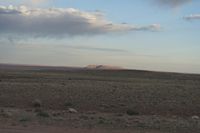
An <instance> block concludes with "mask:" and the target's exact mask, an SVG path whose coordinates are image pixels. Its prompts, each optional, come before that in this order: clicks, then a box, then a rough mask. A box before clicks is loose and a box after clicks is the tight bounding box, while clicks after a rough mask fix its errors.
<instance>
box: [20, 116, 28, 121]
mask: <svg viewBox="0 0 200 133" xmlns="http://www.w3.org/2000/svg"><path fill="white" fill-rule="evenodd" d="M19 121H20V122H27V121H30V118H28V117H23V118H20V119H19Z"/></svg>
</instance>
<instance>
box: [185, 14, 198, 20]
mask: <svg viewBox="0 0 200 133" xmlns="http://www.w3.org/2000/svg"><path fill="white" fill-rule="evenodd" d="M184 19H185V20H200V14H192V15H189V16H185V17H184Z"/></svg>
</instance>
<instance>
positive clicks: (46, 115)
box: [37, 111, 50, 118]
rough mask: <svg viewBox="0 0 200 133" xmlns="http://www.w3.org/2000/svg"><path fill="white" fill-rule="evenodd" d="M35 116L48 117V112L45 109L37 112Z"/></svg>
mask: <svg viewBox="0 0 200 133" xmlns="http://www.w3.org/2000/svg"><path fill="white" fill-rule="evenodd" d="M37 116H40V117H45V118H47V117H50V115H49V113H48V112H46V111H40V112H37Z"/></svg>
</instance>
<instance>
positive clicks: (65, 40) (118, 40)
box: [0, 0, 200, 73]
mask: <svg viewBox="0 0 200 133" xmlns="http://www.w3.org/2000/svg"><path fill="white" fill-rule="evenodd" d="M199 7H200V1H199V0H123V1H120V0H119V1H117V0H14V1H13V0H0V63H13V64H30V65H51V66H81V67H82V66H87V65H89V64H101V65H112V66H120V67H124V68H129V69H140V70H154V71H170V72H184V73H200V52H199V51H200V37H199V35H200V8H199Z"/></svg>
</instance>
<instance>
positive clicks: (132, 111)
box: [126, 109, 139, 115]
mask: <svg viewBox="0 0 200 133" xmlns="http://www.w3.org/2000/svg"><path fill="white" fill-rule="evenodd" d="M126 113H127V114H128V115H139V112H137V111H134V110H132V109H128V110H127V111H126Z"/></svg>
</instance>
